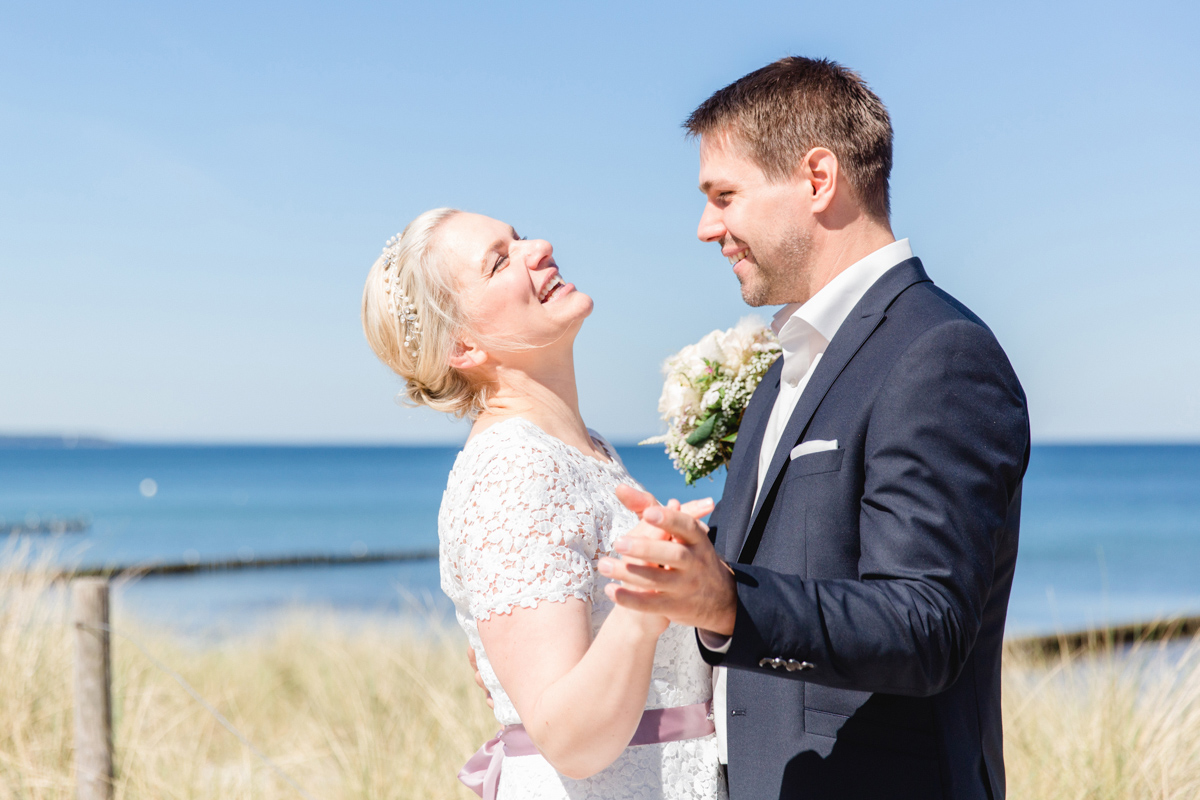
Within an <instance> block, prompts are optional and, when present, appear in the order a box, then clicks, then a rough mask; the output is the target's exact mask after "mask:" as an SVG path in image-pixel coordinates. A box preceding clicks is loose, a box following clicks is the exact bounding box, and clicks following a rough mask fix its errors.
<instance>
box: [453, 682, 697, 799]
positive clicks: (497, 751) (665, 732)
mask: <svg viewBox="0 0 1200 800" xmlns="http://www.w3.org/2000/svg"><path fill="white" fill-rule="evenodd" d="M715 731H716V726H714V725H713V720H712V702H711V701H710V702H707V703H696V704H695V705H690V706H680V707H678V708H652V709H649V710H647V711H643V712H642V721H641V722H639V723H638V726H637V730H636V731H634V733H633V738H632V739H630V740H629V746H630V747H637V746H638V745H643V744H662V743H663V742H679V741H683V740H684V739H699V738H700V737H701V736H708V735H709V734H710V733H713V732H715ZM537 753H538V749H537V748H536V747H534V745H533V740H532V739H530V738H529V734H528V733H526V732H525V726H524V725H505V726H504V729H503V730H501V731H500V732H499V733H497V734H496V736H495V738H493V739H491V740H490V741H488V743H487V744H485V745H484V746H483V747H481V748H479V750H477V751H476V752H475V755H473V756H471V758H470V760H469V761H467V763H466V765H464V766H463V768H462V769H461V770H459V773H458V779H459V780H460V781H462V782H463V783H464V784H466V786H467V788H468V789H470V790H471V791H472V792H474V793H475V794H477V795H479V796H480V797H482V798H483V800H496V792H497V790H498V789H499V787H500V767H501V766H502V765H503V764H504V757H505V756H535V755H537Z"/></svg>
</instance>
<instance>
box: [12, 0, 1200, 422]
mask: <svg viewBox="0 0 1200 800" xmlns="http://www.w3.org/2000/svg"><path fill="white" fill-rule="evenodd" d="M1198 23H1200V13H1198V12H1197V11H1196V7H1195V6H1194V5H1192V4H1185V3H1161V4H1160V3H1152V2H1143V3H1136V4H1133V3H1130V4H1112V3H1058V4H1044V3H1010V4H988V5H987V6H986V7H985V6H984V4H962V3H923V4H918V3H906V4H896V3H869V2H859V3H854V2H841V3H828V4H815V3H802V2H786V3H784V2H779V3H776V2H757V3H756V2H741V3H737V4H730V3H709V2H686V3H683V2H678V3H674V2H663V3H645V2H641V3H620V2H617V3H606V4H586V5H585V4H577V3H570V4H567V3H548V2H547V3H541V2H528V3H508V4H493V3H439V4H436V5H435V4H432V3H421V4H409V3H376V4H365V3H359V4H347V3H339V4H332V3H329V4H315V3H286V4H285V3H275V4H272V3H246V2H239V3H223V2H208V3H204V4H182V3H145V4H135V3H110V4H103V5H100V4H84V3H78V4H70V3H68V4H64V3H55V2H42V3H36V4H34V3H24V4H15V3H6V4H3V5H0V145H2V148H3V157H0V320H2V324H3V334H2V337H3V338H2V339H0V341H2V345H0V382H2V385H3V389H0V431H2V432H12V433H34V432H57V431H70V432H76V433H84V434H97V435H104V436H110V437H114V438H124V439H137V440H150V441H163V440H167V441H180V440H187V441H308V442H317V441H354V442H395V441H413V442H415V441H458V440H461V438H462V437H463V436H464V435H465V429H464V427H463V426H462V424H461V423H451V422H448V421H446V420H443V419H441V418H439V417H438V416H437V415H434V414H432V413H430V412H426V411H422V410H407V409H404V408H401V407H399V406H398V405H397V404H396V403H395V402H394V399H393V398H394V397H395V395H396V393H397V391H398V390H399V385H398V379H396V378H394V377H393V376H391V375H390V374H389V373H388V372H387V371H386V370H385V369H384V368H383V367H382V366H380V365H378V364H377V363H376V362H375V361H374V359H373V356H372V355H371V353H370V351H369V349H368V348H367V346H366V344H365V342H364V340H363V337H362V333H361V330H360V328H359V323H358V303H359V298H360V295H361V287H362V281H363V279H364V278H365V276H366V272H367V269H368V268H369V266H370V264H371V262H372V260H373V259H374V257H375V256H376V255H377V254H378V252H379V249H380V247H381V246H382V245H383V242H384V241H385V240H386V239H387V238H388V237H389V236H391V235H392V234H393V233H395V232H396V231H397V230H399V229H400V228H401V227H403V225H404V224H405V223H406V222H407V221H408V220H409V219H410V218H412V217H413V216H415V215H416V214H417V213H419V212H420V211H422V210H424V209H426V208H430V207H433V206H439V205H453V206H458V207H461V208H466V209H469V210H474V211H480V212H483V213H487V214H490V215H492V216H495V217H498V218H501V219H504V220H506V221H508V222H511V223H513V224H514V225H515V226H516V227H517V229H518V230H520V231H521V232H522V233H524V234H527V235H532V236H538V237H542V238H546V239H549V240H550V241H551V242H552V243H554V245H555V248H556V255H557V260H558V261H559V263H560V265H561V267H562V269H563V272H564V274H566V275H567V277H568V278H569V279H571V280H572V281H574V282H575V283H576V284H577V285H578V286H579V287H580V288H581V289H583V290H585V291H587V292H589V293H590V294H592V295H593V297H594V298H595V299H596V311H595V313H594V314H593V316H592V318H591V319H590V320H589V321H588V323H587V324H586V325H585V327H584V330H583V333H582V334H581V336H580V339H579V341H578V344H577V350H578V355H579V358H578V362H579V367H580V375H579V379H580V384H581V391H582V404H583V411H584V416H585V417H586V418H587V420H588V421H589V423H590V424H592V425H593V426H594V427H596V428H598V429H600V430H602V431H604V432H605V433H607V434H608V435H609V436H610V437H612V438H614V439H617V440H631V439H636V438H640V437H642V436H645V435H649V434H651V433H655V432H657V431H658V428H659V423H658V420H657V417H656V413H655V404H656V400H657V396H658V391H659V387H660V380H661V379H660V375H659V364H660V362H661V360H662V359H663V358H664V357H665V356H667V355H668V354H669V353H671V352H672V351H674V350H675V349H678V348H679V347H680V346H682V345H683V344H686V343H688V342H690V341H694V340H695V339H697V338H699V336H701V335H702V334H703V333H705V332H707V331H708V330H710V329H712V328H715V327H727V326H729V325H732V324H734V323H735V322H736V321H737V319H738V318H739V317H740V316H742V315H743V314H744V313H746V311H747V309H746V308H745V306H743V304H742V303H741V300H740V296H739V294H738V290H737V282H736V279H735V278H734V277H733V275H732V273H731V271H730V269H729V267H728V265H727V263H726V262H725V260H724V259H723V258H721V257H720V255H719V253H718V251H717V248H716V247H715V246H712V245H703V244H701V243H700V242H698V241H697V240H696V239H695V226H696V222H697V219H698V215H699V213H700V210H701V196H700V194H699V192H698V191H697V190H696V170H697V156H696V146H695V144H694V143H691V142H689V141H687V140H686V139H685V138H684V136H683V135H682V133H681V130H680V127H679V125H680V122H681V120H682V119H683V118H684V117H686V115H687V114H688V113H689V112H690V111H691V110H692V108H694V107H695V106H696V105H697V104H698V103H699V102H701V101H702V100H703V99H704V98H705V97H707V96H708V95H709V94H710V93H711V92H712V91H714V90H715V89H717V88H719V87H721V86H723V85H725V84H727V83H729V82H730V81H732V80H735V79H736V78H738V77H739V76H741V75H743V74H745V73H746V72H748V71H750V70H752V69H755V68H757V67H759V66H762V65H763V64H765V63H767V62H769V61H771V60H774V59H775V58H778V57H780V56H783V55H788V54H801V55H810V56H823V57H830V58H834V59H836V60H838V61H841V62H842V63H845V64H847V65H848V66H851V67H853V68H855V69H857V70H858V71H860V72H861V73H862V75H863V76H864V77H865V78H866V79H867V80H868V82H869V83H870V84H871V85H872V87H873V88H874V89H875V90H876V91H877V92H878V94H879V95H880V96H881V97H882V98H883V100H884V102H885V103H886V104H887V105H888V107H889V109H890V111H891V114H892V119H893V124H894V126H895V128H896V151H895V153H896V167H895V170H894V172H893V176H892V191H893V209H894V216H893V227H894V228H895V230H896V233H897V235H899V236H908V237H910V238H911V240H912V244H913V247H914V249H915V251H916V253H917V254H918V255H919V256H920V257H921V258H922V259H923V261H924V262H925V265H926V268H927V269H928V270H929V272H930V274H931V275H932V277H933V278H934V280H935V281H936V282H938V283H939V284H940V285H942V286H943V287H944V288H946V289H948V290H949V291H950V292H951V293H953V294H955V295H956V296H958V297H959V299H960V300H962V301H963V302H965V303H966V304H967V305H969V306H971V307H972V308H973V309H974V310H975V311H976V312H977V313H978V314H979V315H980V316H982V317H983V318H984V319H985V320H986V321H987V322H988V323H989V324H990V325H991V326H992V328H993V330H995V332H996V333H997V335H998V336H999V338H1000V340H1001V343H1002V344H1003V345H1004V346H1005V348H1006V350H1007V351H1008V353H1009V356H1010V358H1011V359H1012V361H1013V363H1014V365H1015V366H1016V368H1017V371H1018V374H1019V375H1020V377H1021V379H1022V381H1023V383H1024V385H1025V388H1026V391H1027V393H1028V394H1029V397H1030V405H1031V410H1032V415H1033V426H1034V435H1035V439H1037V440H1040V441H1063V440H1072V441H1074V440H1192V441H1194V440H1197V439H1200V347H1198V345H1200V315H1198V314H1197V312H1196V311H1195V310H1194V308H1193V306H1194V304H1195V298H1196V296H1197V294H1198V293H1200V269H1198V268H1200V258H1198V257H1197V247H1196V244H1195V243H1194V242H1193V241H1192V240H1193V239H1194V234H1193V231H1194V229H1195V228H1196V225H1195V222H1194V220H1195V218H1196V217H1197V214H1198V212H1200V200H1198V199H1197V197H1198V194H1197V186H1200V154H1198V150H1197V136H1196V132H1197V130H1198V129H1200V110H1198V108H1200V106H1198V103H1197V99H1198V98H1200V47H1197V46H1196V43H1197V31H1198V30H1200V26H1198ZM770 311H771V309H764V310H762V312H761V313H763V315H764V316H767V315H769V313H770Z"/></svg>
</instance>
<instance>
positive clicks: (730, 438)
mask: <svg viewBox="0 0 1200 800" xmlns="http://www.w3.org/2000/svg"><path fill="white" fill-rule="evenodd" d="M721 441H722V442H736V441H737V431H734V432H733V433H731V434H729V435H728V436H722V437H721Z"/></svg>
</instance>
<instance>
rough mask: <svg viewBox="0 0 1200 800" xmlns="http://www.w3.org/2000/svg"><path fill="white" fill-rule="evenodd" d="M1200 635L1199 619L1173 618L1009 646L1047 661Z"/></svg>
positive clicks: (1019, 640)
mask: <svg viewBox="0 0 1200 800" xmlns="http://www.w3.org/2000/svg"><path fill="white" fill-rule="evenodd" d="M1197 635H1200V616H1195V617H1171V618H1167V619H1161V620H1155V621H1153V622H1135V623H1130V624H1127V625H1112V626H1109V627H1106V628H1091V629H1088V630H1082V631H1071V632H1069V633H1057V634H1052V635H1049V636H1027V637H1021V638H1014V639H1010V640H1009V641H1008V642H1007V643H1006V644H1007V645H1008V647H1009V648H1011V649H1014V650H1017V651H1019V652H1021V653H1023V654H1027V655H1031V656H1035V657H1042V658H1048V657H1055V656H1060V655H1072V654H1075V653H1084V652H1095V651H1097V650H1111V649H1121V648H1125V647H1130V646H1132V645H1136V644H1143V643H1145V642H1161V641H1166V640H1169V639H1188V638H1191V637H1193V636H1197Z"/></svg>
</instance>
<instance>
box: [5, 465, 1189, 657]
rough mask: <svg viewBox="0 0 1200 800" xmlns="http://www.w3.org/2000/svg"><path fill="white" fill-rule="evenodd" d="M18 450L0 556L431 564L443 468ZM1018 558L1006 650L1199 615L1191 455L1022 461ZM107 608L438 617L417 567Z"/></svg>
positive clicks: (263, 620)
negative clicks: (406, 556)
mask: <svg viewBox="0 0 1200 800" xmlns="http://www.w3.org/2000/svg"><path fill="white" fill-rule="evenodd" d="M67 444H72V443H71V442H68V443H67ZM27 445H28V443H26V445H25V446H14V445H11V444H9V445H6V444H4V443H3V442H0V531H9V533H8V534H7V535H6V536H0V545H2V546H3V548H4V551H5V552H7V554H8V555H7V556H6V557H8V558H13V557H14V554H21V558H23V559H25V560H26V561H27V562H28V561H34V560H37V559H49V560H53V561H54V562H56V563H58V564H62V565H67V566H77V567H89V566H134V565H148V564H162V563H205V562H213V561H226V562H229V561H232V562H239V563H252V562H254V561H255V560H260V559H272V558H283V557H294V556H305V557H307V556H343V557H344V556H354V557H363V556H369V555H372V554H379V553H396V552H400V553H428V552H430V551H433V550H436V547H437V513H438V506H439V504H440V502H441V497H442V491H443V489H444V488H445V483H446V476H447V474H448V473H449V471H450V468H451V466H452V465H453V464H454V459H455V456H456V455H457V453H458V448H456V447H399V446H397V447H332V446H322V447H299V446H297V447H290V446H158V445H155V446H149V445H106V444H103V443H95V442H88V443H76V446H74V447H70V446H63V445H62V444H61V443H59V444H58V445H57V446H45V444H44V443H42V446H27ZM618 452H619V453H620V455H621V457H622V459H623V460H624V462H625V464H626V466H627V467H628V468H629V471H630V472H631V473H632V474H633V475H634V477H636V478H637V479H638V480H639V481H641V482H642V483H643V484H644V485H645V486H646V487H647V489H649V490H650V491H652V492H653V493H654V494H655V495H656V496H658V497H660V498H668V497H676V498H680V499H683V500H686V499H693V498H700V497H708V496H712V497H714V498H719V497H720V494H721V489H722V487H723V484H724V474H723V473H721V474H718V475H716V476H714V478H712V479H702V480H700V481H699V482H697V483H696V484H695V485H694V486H687V485H686V484H685V483H684V481H683V479H682V478H681V477H680V476H679V474H678V473H677V472H676V471H675V470H674V469H673V467H672V465H671V462H670V460H669V459H668V458H667V457H666V455H665V454H664V453H663V451H662V449H661V446H637V445H628V446H618ZM66 523H71V524H72V525H75V526H76V527H81V528H82V530H71V529H70V525H67V524H66ZM64 527H67V528H68V530H67V532H58V533H55V532H50V531H54V530H61V529H62V528H64ZM31 530H32V531H42V532H29V531H31ZM13 531H16V532H13ZM1019 552H1020V555H1019V557H1018V560H1017V571H1016V577H1015V580H1014V583H1013V592H1012V598H1011V601H1010V604H1009V615H1008V628H1007V631H1008V633H1009V635H1010V636H1020V635H1032V634H1045V633H1054V632H1059V631H1071V630H1077V629H1081V628H1086V627H1094V626H1100V625H1107V624H1118V623H1124V622H1138V621H1148V620H1152V619H1155V618H1161V617H1166V616H1172V615H1178V614H1197V613H1200V446H1194V445H1041V446H1035V447H1034V449H1033V455H1032V458H1031V461H1030V466H1029V472H1028V474H1027V477H1026V479H1025V489H1024V508H1023V511H1022V520H1021V541H1020V551H1019ZM114 604H115V611H114V613H115V614H120V615H127V616H129V617H135V618H137V619H138V621H139V622H140V623H142V624H151V625H155V626H159V627H166V628H173V629H178V630H180V631H183V632H192V633H194V632H197V631H207V632H213V631H216V632H222V631H224V632H234V633H236V632H242V631H246V630H248V629H253V628H255V627H258V626H264V625H270V624H271V623H272V622H273V621H274V620H276V619H278V618H279V616H280V615H281V614H285V613H289V612H292V611H294V610H295V609H296V608H298V607H299V608H306V609H307V608H314V607H315V608H318V609H321V610H323V611H327V612H332V613H336V614H344V615H347V616H348V617H352V616H365V617H376V618H377V617H384V618H390V619H404V618H410V619H418V620H419V619H421V618H425V617H429V618H432V617H441V618H443V619H444V618H446V617H447V615H448V614H449V613H450V607H449V604H448V601H447V600H446V599H445V597H444V596H443V595H442V593H441V591H440V588H439V581H438V568H437V562H436V560H435V559H430V558H425V559H418V560H413V561H401V562H383V563H356V564H345V565H310V566H291V567H274V568H266V569H240V570H225V571H205V572H196V573H190V574H173V575H162V576H144V577H141V578H138V579H136V580H129V581H123V582H121V583H120V584H119V586H118V589H117V597H116V599H115V601H114Z"/></svg>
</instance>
